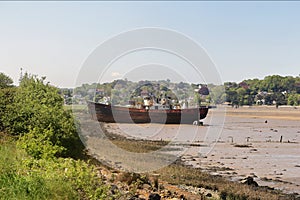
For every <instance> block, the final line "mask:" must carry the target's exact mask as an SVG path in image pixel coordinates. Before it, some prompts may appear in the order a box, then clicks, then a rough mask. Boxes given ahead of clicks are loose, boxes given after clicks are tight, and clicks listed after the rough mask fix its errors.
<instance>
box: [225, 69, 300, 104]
mask: <svg viewBox="0 0 300 200" xmlns="http://www.w3.org/2000/svg"><path fill="white" fill-rule="evenodd" d="M224 87H225V93H226V98H225V101H226V102H229V103H231V104H232V105H241V106H242V105H253V104H257V105H262V104H264V105H273V104H275V105H276V106H279V105H291V106H297V105H300V77H299V76H297V77H293V76H280V75H271V76H266V77H265V78H264V79H261V80H259V79H247V80H244V81H242V82H241V83H235V82H226V83H224Z"/></svg>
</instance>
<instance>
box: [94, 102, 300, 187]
mask: <svg viewBox="0 0 300 200" xmlns="http://www.w3.org/2000/svg"><path fill="white" fill-rule="evenodd" d="M298 119H299V120H300V109H295V108H279V109H276V108H275V107H250V108H248V107H247V108H238V109H235V108H226V109H223V108H222V109H213V110H211V111H210V113H209V115H208V117H207V118H206V119H205V120H204V126H201V127H197V126H192V125H167V126H162V125H159V124H139V125H132V124H104V129H105V130H109V132H110V133H113V134H115V135H120V136H122V137H123V136H124V137H126V138H127V139H132V140H145V141H165V142H167V143H168V142H170V145H169V146H168V147H169V148H170V149H172V148H174V149H176V148H177V149H178V148H179V149H180V150H179V151H180V153H179V154H173V153H174V152H176V150H174V149H173V150H170V152H171V154H172V155H174V156H175V157H177V158H178V157H179V158H180V159H181V161H182V163H184V164H185V165H188V166H190V167H193V168H199V169H201V170H202V171H206V172H209V173H210V174H212V175H216V176H218V175H220V176H222V177H226V178H227V179H229V180H233V181H239V180H240V179H242V178H245V177H248V176H250V177H253V178H254V180H255V181H256V182H257V183H258V184H259V185H260V186H266V187H270V188H274V189H280V190H282V191H283V192H284V193H300V182H299V181H300V172H299V169H300V159H299V158H300V157H299V153H298V152H299V150H300V145H299V143H300V124H299V123H298V122H299V120H298ZM179 130H180V131H179ZM186 133H189V134H190V135H192V136H186ZM184 134H185V135H184ZM210 135H214V136H213V137H212V138H209V137H210ZM185 136H186V137H185ZM89 137H90V138H91V136H89ZM93 140H94V138H93ZM152 150H153V149H152ZM154 150H155V149H154ZM172 152H173V153H172ZM111 164H112V165H114V163H111ZM117 164H118V163H117ZM119 167H120V169H121V168H122V166H119Z"/></svg>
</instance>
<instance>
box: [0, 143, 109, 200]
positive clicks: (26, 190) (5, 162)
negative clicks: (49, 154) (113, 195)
mask: <svg viewBox="0 0 300 200" xmlns="http://www.w3.org/2000/svg"><path fill="white" fill-rule="evenodd" d="M108 191H109V187H108V186H106V185H105V184H104V183H103V181H102V179H101V177H99V176H98V175H97V173H96V170H95V169H94V167H93V166H91V165H89V164H88V163H86V162H84V161H80V160H74V159H71V158H67V159H63V158H58V159H52V160H45V159H39V160H36V159H33V158H31V157H30V156H28V155H27V154H26V153H25V152H24V151H23V150H20V149H18V148H16V146H15V144H14V143H12V142H3V140H0V199H5V200H7V199H20V200H21V199H22V200H23V199H25V200H26V199H28V200H35V199H39V200H40V199H41V200H43V199H107V198H109V195H108Z"/></svg>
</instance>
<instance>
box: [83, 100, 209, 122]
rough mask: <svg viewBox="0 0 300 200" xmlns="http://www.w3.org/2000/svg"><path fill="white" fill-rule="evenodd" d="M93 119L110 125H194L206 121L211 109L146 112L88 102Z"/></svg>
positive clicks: (151, 110) (205, 107)
mask: <svg viewBox="0 0 300 200" xmlns="http://www.w3.org/2000/svg"><path fill="white" fill-rule="evenodd" d="M88 109H89V113H90V114H91V116H92V119H94V120H98V121H100V122H110V123H115V122H118V123H161V124H182V123H183V124H192V123H193V122H194V121H198V120H200V119H204V118H205V117H206V115H207V113H208V109H209V107H207V106H201V107H199V108H188V109H173V110H172V109H170V110H155V109H150V110H145V109H138V108H127V107H121V106H112V105H106V104H102V103H95V102H88Z"/></svg>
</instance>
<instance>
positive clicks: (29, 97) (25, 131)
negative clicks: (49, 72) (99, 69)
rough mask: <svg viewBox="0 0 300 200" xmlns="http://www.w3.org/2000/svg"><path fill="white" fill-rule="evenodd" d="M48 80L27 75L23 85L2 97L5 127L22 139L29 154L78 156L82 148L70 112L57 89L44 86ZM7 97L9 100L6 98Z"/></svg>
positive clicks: (38, 156) (5, 92) (21, 143)
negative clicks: (65, 108)
mask: <svg viewBox="0 0 300 200" xmlns="http://www.w3.org/2000/svg"><path fill="white" fill-rule="evenodd" d="M44 81H45V78H40V79H39V78H37V77H36V76H30V75H28V74H25V75H24V76H23V77H22V80H21V82H20V86H19V87H17V88H15V91H14V92H13V94H12V91H11V90H9V89H6V90H8V91H9V92H7V91H6V90H2V92H1V93H0V94H2V96H3V95H4V96H3V97H4V98H0V99H1V101H6V102H4V104H1V105H2V106H5V108H4V109H3V110H2V109H1V110H2V113H3V115H2V120H1V121H2V124H3V126H4V128H5V130H6V131H8V132H9V133H10V134H12V135H16V136H19V137H20V139H19V144H20V146H22V147H23V148H24V149H25V150H26V151H27V152H28V153H29V154H30V155H32V156H34V157H36V158H41V157H49V158H50V157H54V156H64V157H66V156H71V157H75V156H76V155H79V153H80V152H81V151H82V149H83V145H82V143H81V141H80V138H79V136H78V134H77V128H76V124H75V120H74V118H73V116H72V114H71V112H70V111H66V110H64V109H63V103H64V102H63V98H62V97H61V95H59V94H58V89H57V88H55V87H53V86H51V85H49V83H44ZM5 96H8V97H9V98H5Z"/></svg>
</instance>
